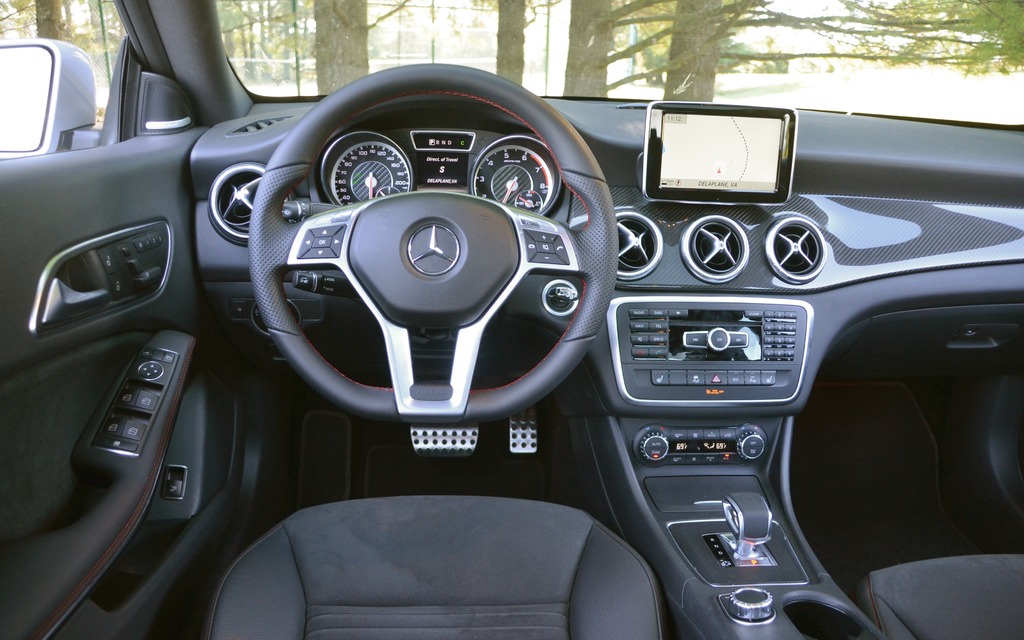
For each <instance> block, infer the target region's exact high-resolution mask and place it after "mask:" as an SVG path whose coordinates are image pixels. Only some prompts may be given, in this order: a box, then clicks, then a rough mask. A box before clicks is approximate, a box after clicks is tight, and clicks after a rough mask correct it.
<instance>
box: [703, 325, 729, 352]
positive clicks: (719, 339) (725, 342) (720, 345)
mask: <svg viewBox="0 0 1024 640" xmlns="http://www.w3.org/2000/svg"><path fill="white" fill-rule="evenodd" d="M729 340H730V338H729V332H728V331H726V330H725V329H723V328H722V327H715V328H714V329H712V330H711V331H708V348H709V349H711V350H712V351H725V350H726V349H728V348H729Z"/></svg>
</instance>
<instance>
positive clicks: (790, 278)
mask: <svg viewBox="0 0 1024 640" xmlns="http://www.w3.org/2000/svg"><path fill="white" fill-rule="evenodd" d="M825 247H826V245H825V238H824V236H822V235H821V230H820V229H818V225H816V224H814V223H813V222H811V221H810V220H808V219H806V218H798V217H789V218H784V219H782V220H779V221H778V222H776V223H775V224H773V225H772V227H771V229H769V230H768V235H767V236H766V237H765V252H766V253H767V254H768V263H769V264H770V265H771V267H772V271H774V272H775V275H777V276H779V277H780V278H782V279H783V280H785V281H786V282H789V283H792V284H803V283H805V282H810V281H811V280H813V279H814V278H815V277H817V275H818V274H819V273H821V269H822V267H824V266H825Z"/></svg>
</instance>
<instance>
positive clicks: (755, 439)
mask: <svg viewBox="0 0 1024 640" xmlns="http://www.w3.org/2000/svg"><path fill="white" fill-rule="evenodd" d="M760 431H761V429H760V428H758V429H757V431H754V430H753V429H750V430H743V431H741V432H740V437H739V439H738V440H737V441H736V452H737V453H739V454H740V457H741V458H743V459H745V460H757V459H758V458H760V457H761V454H762V453H764V450H765V447H766V446H767V443H766V442H765V438H764V436H763V435H762V434H761V433H759V432H760Z"/></svg>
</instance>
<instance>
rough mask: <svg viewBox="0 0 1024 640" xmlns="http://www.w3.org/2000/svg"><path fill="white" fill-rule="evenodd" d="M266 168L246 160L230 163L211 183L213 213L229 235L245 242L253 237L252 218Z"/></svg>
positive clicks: (220, 226)
mask: <svg viewBox="0 0 1024 640" xmlns="http://www.w3.org/2000/svg"><path fill="white" fill-rule="evenodd" d="M265 170H266V169H265V168H264V166H263V165H261V164H255V163H251V162H246V163H243V164H236V165H232V166H230V167H228V168H227V169H225V170H224V171H222V172H221V174H220V175H219V176H217V179H216V180H214V181H213V186H212V187H210V217H211V219H213V222H214V223H215V224H216V225H217V230H218V231H220V232H221V233H222V234H223V235H224V236H225V237H226V238H228V239H229V240H232V241H233V242H237V243H239V244H244V243H245V242H247V241H248V239H249V218H250V217H252V205H253V203H254V202H256V188H257V187H259V184H260V180H262V179H263V173H264V171H265Z"/></svg>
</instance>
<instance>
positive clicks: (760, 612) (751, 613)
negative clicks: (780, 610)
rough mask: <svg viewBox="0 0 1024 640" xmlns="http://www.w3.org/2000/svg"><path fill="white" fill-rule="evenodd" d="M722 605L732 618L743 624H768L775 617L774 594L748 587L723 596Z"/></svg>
mask: <svg viewBox="0 0 1024 640" xmlns="http://www.w3.org/2000/svg"><path fill="white" fill-rule="evenodd" d="M722 605H723V606H725V610H726V611H727V612H728V613H729V615H730V616H732V617H733V618H736V619H737V620H742V621H743V622H766V621H768V620H770V619H771V618H772V617H773V616H774V615H775V607H774V602H773V598H772V594H770V593H768V592H767V591H765V590H764V589H757V588H753V587H748V588H745V589H737V590H736V591H733V592H732V593H730V594H729V595H728V596H723V599H722Z"/></svg>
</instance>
